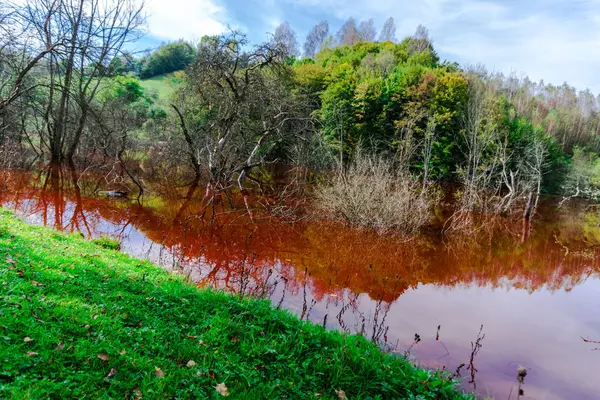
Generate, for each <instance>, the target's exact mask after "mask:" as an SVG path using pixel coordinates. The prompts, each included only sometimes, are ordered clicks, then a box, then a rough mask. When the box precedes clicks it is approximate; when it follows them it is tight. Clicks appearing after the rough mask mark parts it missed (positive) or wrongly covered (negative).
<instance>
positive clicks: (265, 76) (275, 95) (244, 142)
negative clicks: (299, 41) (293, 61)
mask: <svg viewBox="0 0 600 400" xmlns="http://www.w3.org/2000/svg"><path fill="white" fill-rule="evenodd" d="M285 51H286V49H285V48H283V46H281V45H276V44H273V43H264V44H261V45H259V46H256V47H254V48H251V49H249V50H248V42H247V40H246V37H245V36H244V35H242V34H240V33H237V32H232V33H231V34H228V35H222V36H217V37H211V38H207V39H205V40H203V42H202V43H201V44H200V46H199V50H198V55H197V58H196V61H195V62H194V64H193V65H192V66H191V68H190V69H189V71H188V82H187V85H186V87H185V88H184V89H183V91H182V92H181V93H180V99H179V101H178V102H177V104H173V105H172V107H173V109H174V110H175V111H176V113H177V114H178V117H179V122H180V126H181V131H182V133H183V136H184V140H185V142H186V145H187V148H188V157H189V159H190V161H191V162H192V164H193V166H194V169H195V170H196V173H197V174H198V173H199V172H200V170H201V169H202V168H206V169H207V170H208V172H209V175H210V179H211V181H212V182H213V183H214V184H215V185H216V186H221V187H223V186H225V185H227V184H229V182H231V180H232V179H233V176H234V175H235V174H238V184H239V186H240V188H242V187H243V181H244V178H245V177H246V175H247V173H248V172H249V171H250V170H251V169H252V168H254V167H256V166H259V165H262V164H263V163H264V162H265V160H266V159H267V157H268V155H269V150H270V149H271V148H272V147H273V145H274V143H276V142H277V141H278V140H279V139H281V140H282V135H286V134H293V133H294V132H297V130H295V128H296V126H295V124H296V123H297V122H298V121H299V120H300V118H298V117H297V116H298V114H299V113H300V110H302V107H303V106H302V105H300V104H296V103H294V99H293V97H292V96H291V95H290V93H289V90H287V86H286V82H287V80H288V78H289V67H288V66H286V65H285V63H284V62H282V55H283V54H285Z"/></svg>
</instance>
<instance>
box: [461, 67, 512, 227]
mask: <svg viewBox="0 0 600 400" xmlns="http://www.w3.org/2000/svg"><path fill="white" fill-rule="evenodd" d="M467 79H468V81H469V96H468V101H467V104H466V107H465V110H464V120H463V129H462V130H461V131H460V132H461V137H462V145H461V149H462V152H463V156H464V159H465V162H464V164H463V165H462V166H461V167H460V168H459V170H458V174H459V177H460V179H461V181H462V184H463V189H462V195H461V197H460V200H459V204H458V213H457V214H456V215H457V216H461V215H462V216H465V215H468V213H470V212H472V211H476V210H485V209H487V208H489V207H490V200H491V199H492V196H491V193H494V192H496V191H497V188H493V187H492V186H493V185H492V184H494V183H496V181H497V180H498V179H497V178H498V175H497V174H498V168H499V159H500V158H501V157H499V156H498V155H497V154H490V152H494V151H498V150H497V149H498V148H501V147H500V146H498V142H499V140H500V139H501V138H502V137H503V135H502V128H501V126H500V123H499V118H500V116H499V115H498V113H497V112H496V108H495V105H496V103H495V97H494V90H493V87H491V85H489V84H488V83H487V72H486V71H485V70H484V69H483V68H478V69H472V70H470V71H468V72H467ZM452 222H462V219H461V218H454V219H453V221H452Z"/></svg>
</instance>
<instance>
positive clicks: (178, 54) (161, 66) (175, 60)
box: [139, 41, 196, 79]
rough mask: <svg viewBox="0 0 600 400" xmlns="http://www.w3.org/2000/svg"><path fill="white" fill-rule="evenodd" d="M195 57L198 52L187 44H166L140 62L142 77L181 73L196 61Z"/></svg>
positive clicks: (182, 42) (181, 42)
mask: <svg viewBox="0 0 600 400" xmlns="http://www.w3.org/2000/svg"><path fill="white" fill-rule="evenodd" d="M195 55H196V50H195V49H194V47H192V46H191V45H190V44H189V43H187V42H184V41H179V42H175V43H168V44H165V45H163V46H161V47H159V48H158V49H156V50H155V51H153V52H152V53H151V54H149V55H148V56H146V57H144V58H142V59H141V60H140V69H139V74H140V77H141V78H142V79H147V78H152V77H153V76H157V75H163V74H168V73H170V72H175V71H180V70H182V69H184V68H185V67H187V66H188V65H189V64H190V63H191V62H192V61H193V60H194V57H195Z"/></svg>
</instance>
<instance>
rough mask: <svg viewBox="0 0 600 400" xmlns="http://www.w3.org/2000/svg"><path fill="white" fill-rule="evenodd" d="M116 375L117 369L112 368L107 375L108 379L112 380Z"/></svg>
mask: <svg viewBox="0 0 600 400" xmlns="http://www.w3.org/2000/svg"><path fill="white" fill-rule="evenodd" d="M116 374H117V370H116V368H111V369H110V371H108V375H106V379H110V378H112V377H113V376H115V375H116Z"/></svg>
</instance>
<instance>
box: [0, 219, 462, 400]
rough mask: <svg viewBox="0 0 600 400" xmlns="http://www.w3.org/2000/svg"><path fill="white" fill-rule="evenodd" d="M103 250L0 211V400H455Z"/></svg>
mask: <svg viewBox="0 0 600 400" xmlns="http://www.w3.org/2000/svg"><path fill="white" fill-rule="evenodd" d="M104 244H105V243H104V241H101V242H100V243H99V244H97V243H94V242H92V241H87V240H84V239H82V238H81V237H80V236H79V235H65V234H61V233H57V232H54V231H52V230H49V229H46V228H42V227H37V226H30V225H27V224H25V223H23V222H22V221H20V220H19V219H18V218H16V217H15V216H14V215H12V214H11V213H9V212H7V211H3V210H0V264H1V267H0V307H1V308H0V362H1V365H0V398H8V399H22V398H77V399H87V398H91V399H97V398H101V399H108V398H121V399H122V398H129V399H134V398H144V399H166V398H177V399H183V398H193V399H198V398H221V397H222V395H221V394H219V393H218V392H217V390H216V387H217V385H218V384H221V383H223V384H224V385H225V386H226V387H227V388H228V391H229V394H230V395H229V398H240V399H255V398H256V399H258V398H264V399H274V398H290V399H314V398H317V397H321V398H328V399H338V398H341V397H343V396H341V392H336V390H342V391H344V392H345V395H346V397H347V398H349V399H359V398H381V399H391V398H409V399H411V398H415V399H416V398H418V399H434V398H435V399H446V398H447V399H453V398H462V396H463V395H461V394H460V393H459V392H458V391H457V390H456V389H455V387H456V383H455V382H451V381H449V380H448V379H446V378H441V377H439V376H437V375H436V374H434V373H431V372H427V371H425V370H421V369H417V368H415V367H413V366H412V365H411V364H409V363H407V362H406V361H404V360H403V359H402V358H399V357H395V356H393V355H389V354H385V353H383V352H381V351H380V350H379V348H378V347H377V346H376V345H374V344H372V343H370V342H368V341H367V340H365V339H363V338H362V337H359V336H351V335H345V334H341V333H339V332H336V331H326V330H324V329H323V328H321V327H320V326H316V325H313V324H310V323H307V322H301V321H300V320H298V319H297V318H296V317H295V316H293V315H292V314H290V313H288V312H285V311H278V310H275V309H273V308H272V306H271V304H270V303H269V302H268V301H262V300H252V299H241V298H240V297H238V296H233V295H228V294H225V293H221V292H215V291H211V290H208V289H197V288H196V287H195V286H192V285H190V284H187V283H186V282H185V281H184V280H183V278H182V277H180V276H178V275H175V274H170V273H167V272H165V271H164V270H162V269H160V268H158V267H156V266H153V265H151V264H149V263H148V262H146V261H141V260H137V259H134V258H131V257H128V256H126V255H124V254H122V253H119V252H117V251H114V250H110V249H106V248H105V246H104ZM338 393H339V395H338ZM315 396H317V397H315Z"/></svg>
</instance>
